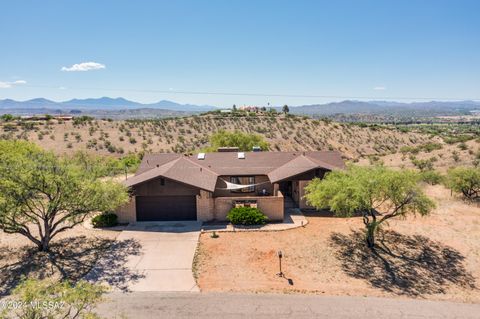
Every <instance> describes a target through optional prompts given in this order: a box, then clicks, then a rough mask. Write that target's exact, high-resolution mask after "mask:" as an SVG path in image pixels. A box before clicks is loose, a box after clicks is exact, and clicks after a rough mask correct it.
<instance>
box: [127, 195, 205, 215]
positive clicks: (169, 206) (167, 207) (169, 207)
mask: <svg viewBox="0 0 480 319" xmlns="http://www.w3.org/2000/svg"><path fill="white" fill-rule="evenodd" d="M136 210H137V221H171V220H197V200H196V197H195V196H137V197H136Z"/></svg>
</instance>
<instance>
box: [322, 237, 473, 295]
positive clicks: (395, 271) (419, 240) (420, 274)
mask: <svg viewBox="0 0 480 319" xmlns="http://www.w3.org/2000/svg"><path fill="white" fill-rule="evenodd" d="M330 245H331V246H332V247H333V248H334V249H335V251H336V252H337V253H336V254H337V258H338V259H339V260H340V261H341V262H342V268H343V271H344V272H345V273H347V274H348V275H350V276H352V277H354V278H358V279H364V280H367V281H368V282H369V283H370V284H371V285H372V286H374V287H377V288H381V289H383V290H385V291H388V292H392V293H395V294H400V295H409V296H420V295H423V294H438V293H444V292H445V290H446V288H447V287H448V286H451V285H455V286H459V287H462V288H468V289H476V287H475V279H474V278H473V276H472V275H471V274H469V273H468V272H467V271H466V269H465V267H464V265H463V262H464V257H463V256H462V255H461V254H460V253H459V252H458V251H457V250H455V249H453V248H451V247H448V246H445V245H443V244H441V243H439V242H435V241H432V240H430V239H428V238H427V237H424V236H420V235H415V236H406V235H402V234H400V233H397V232H394V231H385V232H383V234H382V235H380V236H379V238H378V239H377V247H376V248H375V250H373V251H372V250H370V249H369V248H367V247H366V244H365V235H364V233H363V232H360V231H353V232H352V233H351V234H349V235H344V234H340V233H334V234H332V236H331V238H330Z"/></svg>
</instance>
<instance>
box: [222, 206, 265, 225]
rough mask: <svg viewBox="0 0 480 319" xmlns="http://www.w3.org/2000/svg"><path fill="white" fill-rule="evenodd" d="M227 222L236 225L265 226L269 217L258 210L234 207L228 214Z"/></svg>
mask: <svg viewBox="0 0 480 319" xmlns="http://www.w3.org/2000/svg"><path fill="white" fill-rule="evenodd" d="M227 220H229V221H230V222H231V223H232V224H234V225H263V224H265V223H266V222H267V220H268V217H267V216H265V215H264V214H263V213H262V212H261V211H260V210H259V209H258V208H253V207H234V208H232V209H231V210H230V211H229V212H228V214H227Z"/></svg>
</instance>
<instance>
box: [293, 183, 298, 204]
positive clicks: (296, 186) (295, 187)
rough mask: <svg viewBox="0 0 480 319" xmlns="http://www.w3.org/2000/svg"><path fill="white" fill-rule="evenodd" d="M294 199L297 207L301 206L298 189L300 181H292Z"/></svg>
mask: <svg viewBox="0 0 480 319" xmlns="http://www.w3.org/2000/svg"><path fill="white" fill-rule="evenodd" d="M292 199H293V201H294V202H295V203H296V204H297V205H299V203H300V191H299V187H298V181H292Z"/></svg>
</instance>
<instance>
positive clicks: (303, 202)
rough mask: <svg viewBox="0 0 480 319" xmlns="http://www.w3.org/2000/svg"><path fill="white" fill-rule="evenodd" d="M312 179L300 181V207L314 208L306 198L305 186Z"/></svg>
mask: <svg viewBox="0 0 480 319" xmlns="http://www.w3.org/2000/svg"><path fill="white" fill-rule="evenodd" d="M309 182H310V181H298V184H299V187H298V190H299V195H300V202H299V203H298V207H299V208H300V209H303V208H313V207H312V206H310V205H308V204H307V200H306V199H305V198H304V196H305V186H307V185H308V183H309Z"/></svg>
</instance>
